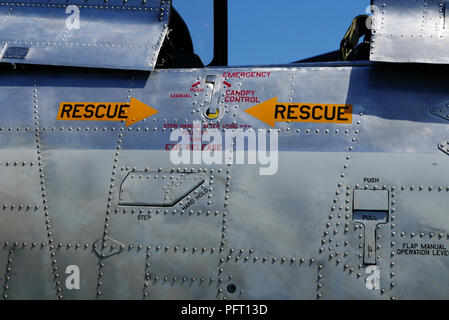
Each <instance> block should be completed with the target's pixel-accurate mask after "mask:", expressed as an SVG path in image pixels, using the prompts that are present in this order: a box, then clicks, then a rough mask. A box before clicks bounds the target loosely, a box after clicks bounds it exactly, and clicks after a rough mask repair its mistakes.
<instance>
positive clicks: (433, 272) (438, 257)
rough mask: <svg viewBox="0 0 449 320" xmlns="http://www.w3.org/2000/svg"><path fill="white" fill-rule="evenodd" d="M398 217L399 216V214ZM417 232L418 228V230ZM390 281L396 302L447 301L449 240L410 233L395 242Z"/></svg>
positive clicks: (436, 236)
mask: <svg viewBox="0 0 449 320" xmlns="http://www.w3.org/2000/svg"><path fill="white" fill-rule="evenodd" d="M398 215H399V214H398ZM417 230H418V229H417ZM394 243H395V246H393V247H392V252H394V253H395V255H394V258H393V261H394V267H392V268H391V271H392V272H391V273H390V278H391V279H390V282H391V284H392V294H393V296H394V297H395V298H396V299H404V300H405V299H420V300H430V299H432V300H435V299H446V298H447V286H446V285H445V284H446V283H447V274H448V269H449V251H448V249H449V240H448V238H447V237H446V235H444V237H440V236H438V235H433V236H430V235H429V233H426V234H425V235H421V234H420V233H416V234H415V235H413V236H412V234H411V233H407V235H405V236H403V237H400V238H398V237H396V238H395V239H394Z"/></svg>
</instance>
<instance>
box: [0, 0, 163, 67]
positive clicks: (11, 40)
mask: <svg viewBox="0 0 449 320" xmlns="http://www.w3.org/2000/svg"><path fill="white" fill-rule="evenodd" d="M170 5H171V1H170V0H166V1H159V0H149V1H145V2H144V3H143V2H142V1H137V0H130V1H127V2H126V3H123V2H119V1H115V0H114V1H111V2H108V3H105V2H104V1H101V0H93V1H89V3H86V2H85V1H82V0H71V1H69V2H67V1H61V0H59V1H54V2H52V3H48V2H47V1H30V0H24V1H12V2H3V3H1V4H0V17H1V18H0V19H1V20H0V21H1V24H0V33H1V34H2V37H1V38H0V44H1V46H2V59H1V61H3V62H11V63H30V64H43V65H60V66H77V67H95V68H115V69H132V70H152V69H153V68H154V66H155V64H156V60H157V56H158V54H159V50H160V48H161V45H162V42H163V40H164V38H165V35H166V33H167V31H168V28H167V23H168V19H169V14H170Z"/></svg>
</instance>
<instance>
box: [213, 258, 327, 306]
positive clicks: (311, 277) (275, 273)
mask: <svg viewBox="0 0 449 320" xmlns="http://www.w3.org/2000/svg"><path fill="white" fill-rule="evenodd" d="M256 257H258V258H257V260H256V259H255V258H256ZM292 257H293V256H292ZM292 257H289V258H288V259H286V260H285V261H284V260H282V258H280V257H271V256H270V257H267V260H266V261H264V259H263V257H262V256H260V255H259V253H258V251H257V250H256V251H254V252H252V253H249V251H245V252H243V253H242V252H240V251H236V252H235V253H234V254H231V255H230V256H229V259H228V258H226V262H225V263H222V264H221V265H220V267H222V268H223V269H224V274H223V275H222V277H223V278H224V279H229V280H228V283H227V284H225V285H224V286H223V293H222V296H224V297H226V298H227V299H233V300H234V299H235V300H253V299H255V300H291V299H296V300H298V299H301V300H312V299H316V295H317V292H318V284H319V283H320V279H319V278H318V275H319V272H318V264H317V263H316V262H310V260H309V259H305V261H303V262H302V261H301V260H300V259H301V258H299V257H298V256H295V257H293V258H294V260H293V261H292ZM261 279H263V281H261ZM230 285H234V286H235V292H233V290H232V289H231V287H229V286H230Z"/></svg>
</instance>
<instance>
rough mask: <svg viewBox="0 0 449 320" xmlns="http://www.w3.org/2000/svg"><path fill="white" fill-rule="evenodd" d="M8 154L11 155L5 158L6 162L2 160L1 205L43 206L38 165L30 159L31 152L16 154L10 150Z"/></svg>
mask: <svg viewBox="0 0 449 320" xmlns="http://www.w3.org/2000/svg"><path fill="white" fill-rule="evenodd" d="M7 153H9V155H8V156H5V158H6V159H5V160H3V159H1V158H0V162H1V164H0V175H1V180H0V195H1V204H2V205H5V204H6V205H16V206H17V207H18V206H19V205H25V206H26V205H33V206H35V205H40V204H42V198H41V192H40V191H41V186H40V178H39V170H38V163H37V161H36V160H34V159H33V158H31V159H30V158H29V157H28V156H30V153H31V152H29V151H22V150H20V151H19V152H17V153H16V152H14V151H12V150H9V151H8V152H7ZM1 154H5V151H3V152H1V153H0V157H1ZM24 156H25V157H24ZM9 159H14V160H11V161H10V160H9ZM25 159H26V160H25Z"/></svg>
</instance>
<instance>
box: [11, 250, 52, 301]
mask: <svg viewBox="0 0 449 320" xmlns="http://www.w3.org/2000/svg"><path fill="white" fill-rule="evenodd" d="M13 251H14V252H13V254H12V255H11V257H10V258H11V262H10V263H9V266H10V267H11V271H10V272H8V276H9V277H10V280H9V281H7V282H6V284H7V285H8V290H6V291H5V294H6V295H7V297H8V299H15V300H29V299H30V300H42V299H45V300H47V299H55V298H56V290H55V284H54V281H53V279H54V277H53V274H52V267H51V265H50V253H49V251H48V246H36V247H32V246H31V245H30V244H28V245H27V246H26V247H24V246H23V245H18V246H16V247H14V248H13Z"/></svg>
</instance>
